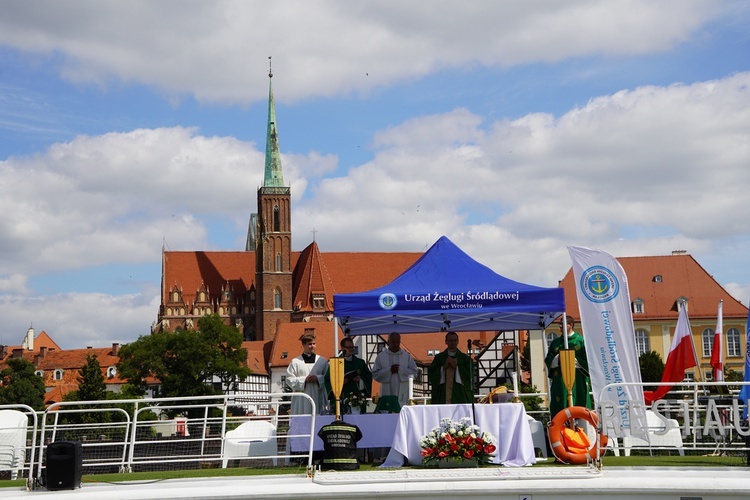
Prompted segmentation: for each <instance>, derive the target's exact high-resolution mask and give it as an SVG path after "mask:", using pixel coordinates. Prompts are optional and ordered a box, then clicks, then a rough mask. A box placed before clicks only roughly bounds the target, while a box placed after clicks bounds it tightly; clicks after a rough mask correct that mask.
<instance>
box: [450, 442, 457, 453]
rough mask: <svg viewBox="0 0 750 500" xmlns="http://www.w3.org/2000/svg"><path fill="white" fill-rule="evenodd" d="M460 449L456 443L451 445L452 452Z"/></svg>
mask: <svg viewBox="0 0 750 500" xmlns="http://www.w3.org/2000/svg"><path fill="white" fill-rule="evenodd" d="M457 449H458V445H457V444H456V443H451V451H456V450H457Z"/></svg>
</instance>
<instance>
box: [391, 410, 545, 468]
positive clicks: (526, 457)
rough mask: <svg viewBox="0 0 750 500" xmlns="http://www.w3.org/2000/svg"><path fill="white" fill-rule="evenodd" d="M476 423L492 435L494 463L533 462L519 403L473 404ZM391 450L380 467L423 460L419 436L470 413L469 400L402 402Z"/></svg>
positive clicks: (529, 433) (529, 438) (527, 424)
mask: <svg viewBox="0 0 750 500" xmlns="http://www.w3.org/2000/svg"><path fill="white" fill-rule="evenodd" d="M474 409H475V412H476V421H475V422H474V423H476V424H477V425H478V426H479V428H480V429H481V430H482V431H485V432H489V433H490V434H492V435H493V436H494V437H495V440H496V446H497V450H496V451H495V457H494V459H493V461H492V462H493V463H495V464H502V465H505V466H510V467H520V466H524V465H533V464H535V463H536V455H535V453H534V443H533V440H532V438H531V428H530V427H529V422H528V420H527V418H526V410H525V409H524V407H523V404H521V403H502V404H476V405H474ZM398 417H399V418H398V424H397V425H396V431H395V434H394V436H393V443H392V444H391V451H390V453H388V457H387V458H386V460H385V462H384V463H383V465H382V466H381V467H401V466H402V465H404V461H407V462H408V463H409V465H420V464H421V463H422V455H421V453H420V452H421V451H422V448H421V447H420V446H419V440H420V439H421V438H422V437H423V436H424V435H426V434H427V433H428V432H430V431H431V430H432V429H433V428H434V427H437V426H438V425H440V420H441V419H443V418H450V419H451V420H460V419H461V418H463V417H469V418H471V417H472V406H471V405H470V404H460V405H424V406H423V405H420V406H404V407H403V408H401V413H399V415H398Z"/></svg>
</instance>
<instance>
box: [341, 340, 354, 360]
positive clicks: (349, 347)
mask: <svg viewBox="0 0 750 500" xmlns="http://www.w3.org/2000/svg"><path fill="white" fill-rule="evenodd" d="M339 345H340V346H341V350H342V351H344V357H345V358H348V357H349V356H351V355H352V354H354V341H353V340H352V339H351V338H349V337H344V338H343V339H341V342H339Z"/></svg>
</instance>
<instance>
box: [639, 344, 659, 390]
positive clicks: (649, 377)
mask: <svg viewBox="0 0 750 500" xmlns="http://www.w3.org/2000/svg"><path fill="white" fill-rule="evenodd" d="M638 364H639V365H640V368H641V380H642V381H643V382H661V376H662V374H663V373H664V362H663V361H662V360H661V356H659V353H658V352H656V351H651V352H644V353H643V354H641V355H640V357H639V358H638ZM654 388H655V386H651V387H650V388H649V390H653V389H654Z"/></svg>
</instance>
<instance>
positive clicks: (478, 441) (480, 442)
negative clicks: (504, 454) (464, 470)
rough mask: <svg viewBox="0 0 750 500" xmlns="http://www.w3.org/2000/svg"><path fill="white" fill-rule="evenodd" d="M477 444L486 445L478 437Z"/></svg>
mask: <svg viewBox="0 0 750 500" xmlns="http://www.w3.org/2000/svg"><path fill="white" fill-rule="evenodd" d="M477 443H479V444H480V445H481V444H484V440H483V439H482V438H480V437H478V438H477Z"/></svg>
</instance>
